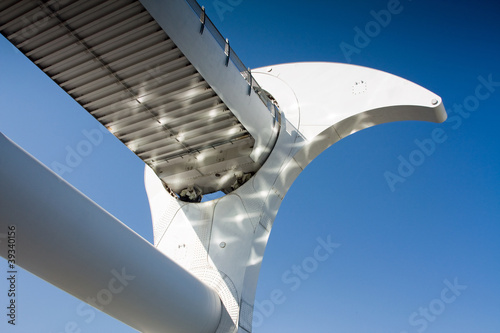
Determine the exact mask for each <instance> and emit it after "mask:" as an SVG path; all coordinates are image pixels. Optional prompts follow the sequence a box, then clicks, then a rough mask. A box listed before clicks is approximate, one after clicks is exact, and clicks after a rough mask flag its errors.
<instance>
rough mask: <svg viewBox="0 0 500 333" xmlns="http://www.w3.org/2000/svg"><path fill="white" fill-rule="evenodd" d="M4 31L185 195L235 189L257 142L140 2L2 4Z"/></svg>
mask: <svg viewBox="0 0 500 333" xmlns="http://www.w3.org/2000/svg"><path fill="white" fill-rule="evenodd" d="M0 14H1V16H0V31H1V33H2V34H3V35H4V36H5V37H6V38H8V39H9V40H10V41H11V42H12V43H13V44H14V45H15V46H16V47H17V48H19V49H20V50H21V51H22V52H23V53H24V54H25V55H26V56H27V57H28V58H30V59H31V60H32V61H33V62H34V63H35V64H36V65H37V66H38V67H39V68H41V69H42V70H43V71H44V72H45V73H46V74H47V75H48V76H50V77H51V78H52V79H53V80H54V81H55V82H56V83H57V84H58V85H59V86H60V87H62V88H63V89H64V90H65V91H66V92H67V93H68V94H69V95H71V96H72V97H73V98H74V99H75V100H76V101H77V102H78V103H79V104H80V105H82V106H83V107H84V108H85V109H86V110H87V111H88V112H89V113H90V114H92V115H93V116H94V117H95V118H96V119H97V120H99V121H100V122H101V123H102V124H103V125H104V126H106V127H107V128H108V129H109V130H110V131H111V132H112V133H113V134H114V135H115V136H116V137H118V138H119V139H120V140H121V141H122V142H123V143H125V144H126V145H127V146H128V147H129V148H130V149H131V150H132V151H133V152H135V153H136V154H137V155H138V156H139V157H140V158H141V159H142V160H144V161H145V162H146V163H147V164H148V165H150V166H152V167H153V169H154V170H155V171H156V173H157V174H158V175H159V176H160V178H162V179H163V181H164V182H165V183H166V184H168V186H169V187H170V188H171V189H172V190H174V191H176V192H177V193H179V192H180V191H181V190H182V189H183V188H186V187H187V186H190V185H197V186H199V187H200V188H201V189H202V191H203V193H210V192H215V191H218V190H226V191H227V190H230V186H231V184H232V183H234V181H235V179H236V178H235V174H240V173H241V172H243V173H249V172H254V171H256V170H257V169H258V168H259V166H258V165H256V164H255V163H254V162H253V161H252V160H251V159H250V157H249V154H250V152H251V150H252V147H253V144H254V139H253V138H252V137H251V136H250V135H249V134H248V132H247V131H246V130H245V128H244V127H243V125H242V124H241V123H240V122H239V121H238V120H237V119H236V117H234V115H233V114H232V113H231V111H230V110H228V108H227V106H226V105H225V104H224V103H223V102H222V101H221V99H220V98H219V97H218V96H217V94H216V93H215V92H214V90H213V89H212V88H211V87H210V86H209V85H208V84H207V82H206V81H205V80H204V79H203V78H202V77H201V75H200V74H199V73H198V72H197V70H196V69H195V68H194V67H193V65H192V64H191V63H190V62H189V60H188V59H187V58H186V57H185V56H184V55H183V54H182V53H181V51H180V50H179V49H178V48H177V47H176V45H175V44H174V43H173V41H172V40H171V39H170V38H169V37H168V36H167V34H166V33H165V32H164V31H163V30H162V29H161V28H160V27H159V25H158V24H157V23H156V22H155V20H154V19H153V18H152V17H151V15H150V14H149V13H148V12H147V11H146V10H145V8H144V7H143V6H142V4H141V3H140V2H139V1H135V0H116V1H113V0H111V1H102V0H79V1H73V0H53V1H32V0H24V1H17V0H2V1H1V2H0Z"/></svg>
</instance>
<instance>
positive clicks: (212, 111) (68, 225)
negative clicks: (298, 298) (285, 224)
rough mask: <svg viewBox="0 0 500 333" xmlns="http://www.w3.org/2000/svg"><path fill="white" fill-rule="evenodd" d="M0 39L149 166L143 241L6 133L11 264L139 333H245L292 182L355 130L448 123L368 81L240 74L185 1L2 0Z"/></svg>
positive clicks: (283, 70)
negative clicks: (13, 240) (148, 231)
mask: <svg viewBox="0 0 500 333" xmlns="http://www.w3.org/2000/svg"><path fill="white" fill-rule="evenodd" d="M34 15H36V17H37V18H38V20H37V22H38V21H40V20H43V22H44V24H43V25H40V24H35V23H36V22H27V21H26V20H25V19H23V18H26V17H34ZM0 32H1V33H2V34H3V35H4V36H5V37H6V38H8V39H9V40H10V41H11V42H12V44H13V45H14V46H16V47H17V48H18V49H19V50H21V52H23V53H24V54H25V55H26V56H27V57H28V58H29V59H31V61H33V63H35V64H36V65H37V66H38V67H39V68H40V69H41V70H42V71H44V72H45V73H46V74H47V75H48V76H49V77H51V78H52V79H53V80H54V82H56V83H57V84H58V85H59V86H60V87H61V88H62V89H63V90H65V91H66V92H67V93H68V94H69V95H70V96H71V97H73V98H74V99H75V100H76V101H77V102H78V103H79V104H80V105H81V106H82V107H83V109H85V110H86V111H87V112H89V113H90V114H91V115H92V116H94V117H95V118H96V120H97V121H99V122H100V123H101V124H103V125H104V126H105V127H106V128H107V129H108V130H109V131H110V132H111V133H113V134H114V135H115V136H116V137H117V138H118V139H119V140H121V141H122V142H123V143H124V144H125V145H126V146H127V147H128V148H129V149H130V150H131V151H133V152H134V153H135V154H136V155H137V156H139V157H140V158H141V159H142V160H143V161H144V163H145V178H144V179H145V186H146V192H147V195H148V199H149V203H150V208H151V215H152V220H153V233H154V244H150V243H149V242H147V241H146V240H144V239H143V238H142V237H140V236H139V235H137V234H136V233H135V232H134V231H133V230H130V229H129V228H128V227H127V226H125V225H124V224H123V223H121V222H120V221H118V220H117V219H116V218H114V217H113V216H112V215H110V214H109V213H108V212H106V211H105V210H104V209H103V208H101V207H99V206H98V205H97V204H96V203H94V202H92V201H91V200H90V199H88V198H87V197H86V196H85V195H84V194H82V193H81V192H79V191H78V190H77V189H75V188H74V187H73V186H71V185H70V184H68V183H67V182H65V181H64V180H62V179H61V178H60V177H59V176H57V175H56V174H55V173H54V172H52V171H51V170H50V169H49V168H47V167H46V166H44V165H43V164H41V163H40V162H38V161H37V160H36V159H34V158H33V157H32V156H31V155H29V153H27V152H26V151H24V150H23V149H22V148H20V147H19V146H17V145H16V144H15V143H13V142H12V141H10V140H9V139H8V138H6V137H5V136H3V135H2V136H0V151H1V154H2V159H1V160H0V184H1V186H0V228H2V230H4V229H5V230H6V228H7V226H8V225H10V224H15V225H16V226H17V229H18V231H19V234H20V235H22V237H20V238H19V239H18V245H17V246H18V248H19V249H22V255H21V256H20V257H19V258H18V260H17V261H18V264H19V265H20V266H21V267H23V268H25V269H26V270H28V271H30V272H32V273H33V274H35V275H37V276H39V277H40V278H42V279H44V280H46V281H48V282H50V283H51V284H53V285H55V286H57V287H59V288H61V289H62V290H65V291H66V292H68V293H70V294H71V295H73V296H75V297H77V298H79V299H81V300H83V301H85V302H88V298H89V296H91V295H96V294H97V293H98V292H99V291H100V290H108V291H109V292H112V293H113V300H112V302H109V304H106V305H105V306H103V307H102V308H99V309H100V310H102V311H103V312H105V313H107V314H109V315H110V316H113V317H115V318H117V319H118V320H120V321H122V322H124V323H126V324H128V325H130V326H131V327H133V328H135V329H137V330H139V331H141V332H176V333H177V332H186V333H187V332H201V333H215V332H218V333H230V332H231V333H233V332H240V333H243V332H252V314H253V305H254V299H255V290H256V287H257V280H258V276H259V270H260V266H261V262H262V258H263V255H264V251H265V248H266V244H267V241H268V238H269V234H270V232H271V229H272V225H273V221H274V219H275V217H276V214H277V212H278V209H279V207H280V204H281V202H282V200H283V198H284V197H285V195H286V193H287V191H288V190H289V188H290V186H291V185H292V183H293V181H294V180H295V178H296V177H297V176H298V175H299V174H300V173H301V171H302V170H303V169H304V168H305V167H306V166H307V165H308V164H309V163H310V162H311V161H312V160H313V159H314V158H315V157H316V156H318V155H319V154H320V153H321V152H322V151H324V150H325V149H327V148H328V147H329V146H331V145H332V144H334V143H335V142H337V141H339V140H341V139H343V138H345V137H346V136H349V135H351V134H353V133H355V132H357V131H359V130H362V129H365V128H368V127H371V126H374V125H378V124H382V123H387V122H393V121H401V120H422V121H431V122H442V121H444V120H445V119H446V112H445V110H444V107H443V104H442V101H441V99H440V97H439V96H437V95H435V94H434V93H432V92H430V91H428V90H426V89H424V88H422V87H420V86H418V85H416V84H414V83H412V82H409V81H407V80H404V79H402V78H399V77H396V76H394V75H391V74H388V73H384V72H381V71H377V70H374V69H369V68H364V67H359V66H352V65H346V64H339V63H294V64H282V65H275V66H269V67H265V68H258V69H254V70H252V71H250V70H249V69H247V68H246V67H245V66H244V65H243V64H242V62H241V61H240V60H239V58H238V57H237V56H236V54H235V53H234V51H233V50H232V48H231V46H230V45H229V42H228V40H226V39H224V38H223V37H222V36H221V34H220V33H219V32H218V31H217V29H216V28H215V27H214V25H213V23H212V22H211V21H210V20H209V18H208V17H207V16H206V14H205V11H204V9H203V8H202V7H200V6H199V5H198V4H197V3H196V2H195V1H194V0H169V1H160V0H140V1H139V0H120V1H115V0H108V1H101V0H86V1H84V0H65V1H58V0H39V1H37V0H22V1H17V0H5V1H2V3H1V4H0ZM217 191H222V192H224V195H223V196H222V197H220V198H218V199H215V200H211V201H202V200H201V199H202V196H203V195H204V194H209V193H213V192H217ZM1 251H2V252H0V254H1V255H2V256H3V257H7V253H6V249H3V248H2V249H1ZM19 252H20V253H21V250H20V251H19ZM49 258H50V260H49ZM110 272H111V273H110ZM110 274H111V275H110ZM110 278H111V280H110ZM118 290H119V291H120V292H116V293H115V292H114V291H118ZM94 306H95V304H94Z"/></svg>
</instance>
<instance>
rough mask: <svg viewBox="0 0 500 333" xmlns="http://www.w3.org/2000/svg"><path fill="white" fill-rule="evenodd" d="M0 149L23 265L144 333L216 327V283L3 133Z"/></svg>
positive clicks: (5, 214)
mask: <svg viewBox="0 0 500 333" xmlns="http://www.w3.org/2000/svg"><path fill="white" fill-rule="evenodd" d="M0 152H1V154H0V232H7V230H8V229H7V228H8V226H10V225H13V226H15V230H16V231H15V232H16V235H15V236H16V240H17V242H16V253H17V254H16V257H15V261H16V264H17V265H19V266H20V267H23V268H24V269H26V270H28V271H30V272H31V273H33V274H35V275H37V276H38V277H40V278H42V279H44V280H46V281H48V282H50V283H51V284H53V285H55V286H56V287H58V288H61V289H62V290H64V291H66V292H68V293H70V294H72V295H73V296H75V297H77V298H79V299H81V300H82V301H84V302H88V303H89V304H91V305H94V306H96V307H97V308H98V309H99V310H102V311H103V312H105V313H107V314H109V315H110V316H112V317H115V318H117V319H118V320H120V321H122V322H124V323H126V324H128V325H130V326H131V327H133V328H135V329H137V330H139V331H141V332H177V333H192V332H204V333H214V332H215V331H216V329H217V327H218V325H219V322H220V318H221V302H220V299H219V297H218V295H217V294H216V292H214V290H213V289H211V288H210V287H208V286H206V285H205V284H203V283H202V282H201V281H200V280H198V279H197V278H195V277H194V276H193V275H191V274H190V273H189V272H187V271H186V270H184V269H183V268H181V267H180V266H179V265H177V264H176V263H175V262H173V261H172V260H171V259H169V258H167V257H166V256H165V255H163V254H162V253H160V252H159V251H158V250H156V249H155V248H154V247H153V246H152V245H151V244H150V243H148V242H147V241H146V240H144V239H143V238H142V237H140V236H139V235H138V234H136V233H135V232H134V231H132V230H131V229H129V228H128V227H127V226H126V225H124V224H123V223H121V222H120V221H118V220H117V219H116V218H115V217H113V216H112V215H110V214H109V213H108V212H106V211H105V210H104V209H102V208H101V207H100V206H98V205H97V204H96V203H94V202H93V201H91V200H90V199H89V198H87V197H86V196H85V195H83V194H82V193H80V192H79V191H78V190H77V189H75V188H74V187H72V186H71V185H70V184H68V183H67V182H66V181H64V180H63V179H62V178H60V177H59V176H58V175H56V174H55V173H53V172H52V171H51V170H50V169H48V168H47V167H45V166H44V165H43V164H41V163H40V162H38V161H37V160H36V159H34V158H33V157H32V156H31V155H29V154H28V153H26V152H25V151H24V150H22V149H21V148H20V147H18V146H17V145H16V144H14V143H13V142H11V141H10V140H9V139H7V138H6V137H5V136H4V135H3V134H0ZM7 249H8V248H7V246H2V247H1V249H0V255H1V256H2V257H4V258H7Z"/></svg>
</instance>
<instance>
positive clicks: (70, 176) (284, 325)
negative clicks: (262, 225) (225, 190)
mask: <svg viewBox="0 0 500 333" xmlns="http://www.w3.org/2000/svg"><path fill="white" fill-rule="evenodd" d="M217 3H219V5H220V3H223V4H226V5H227V6H229V7H230V9H231V10H228V11H226V12H224V13H222V14H221V15H219V14H218V12H217V10H216V8H215V6H214V4H217ZM231 3H232V4H233V5H231V4H230V1H229V0H220V1H218V2H217V1H202V4H203V5H205V7H206V9H207V13H208V15H209V16H210V17H211V18H212V20H213V21H214V23H215V24H216V26H217V27H218V28H219V29H220V30H221V32H222V33H223V35H224V36H225V37H228V38H229V39H230V41H231V45H232V46H233V48H234V49H235V50H236V52H237V53H238V55H239V56H240V58H241V59H242V60H243V62H244V63H245V64H246V65H247V66H248V67H251V68H256V67H260V66H266V65H272V64H279V63H287V62H297V61H331V62H349V61H350V62H351V63H353V64H357V65H362V66H367V67H372V68H376V69H380V70H383V71H387V72H390V73H393V74H396V75H399V76H402V77H404V78H406V79H409V80H411V81H414V82H416V83H418V84H420V85H422V86H424V87H426V88H428V89H429V90H431V91H433V92H435V93H437V94H439V95H440V96H441V97H442V98H443V101H444V103H445V106H446V107H447V110H448V112H449V120H448V121H447V122H445V123H443V124H433V123H423V122H400V123H391V124H385V125H382V126H377V127H374V128H370V129H368V130H365V131H362V132H359V133H357V134H355V135H352V136H350V137H348V138H346V139H344V140H342V141H341V142H339V143H337V144H335V145H334V146H333V147H331V148H330V149H329V150H327V151H326V152H325V153H323V154H322V155H321V156H320V157H319V158H317V159H316V160H315V161H314V162H313V163H312V164H311V165H310V166H308V168H307V169H306V170H305V171H304V172H303V173H302V174H301V175H300V176H299V178H298V179H297V180H296V182H295V184H294V185H293V186H292V188H291V190H290V192H289V193H288V194H287V196H286V198H285V200H284V202H283V204H282V206H281V209H280V212H279V214H278V217H277V219H276V221H275V224H274V229H273V231H272V234H271V238H270V242H269V245H268V248H267V251H266V256H265V259H264V263H263V267H262V271H261V277H260V280H259V286H258V293H257V302H259V304H265V303H266V302H265V301H266V300H268V299H269V298H270V293H271V291H272V290H274V289H279V290H281V291H282V292H283V294H284V297H285V298H286V299H285V300H284V302H282V303H281V304H276V306H275V308H274V310H273V311H270V310H269V309H265V311H260V317H259V318H260V319H261V320H259V321H258V322H256V326H257V327H256V328H255V329H254V332H255V333H268V332H340V333H365V332H370V333H402V332H407V333H413V332H428V333H433V332H439V333H457V332H460V333H477V332H480V333H498V332H500V149H499V148H500V131H499V130H498V129H497V127H498V123H499V122H500V64H499V56H498V55H499V54H500V38H499V36H498V34H499V32H500V8H499V5H498V4H496V3H495V2H493V1H483V0H481V1H439V2H437V1H431V0H413V1H409V0H403V1H401V3H400V4H399V6H396V7H391V8H392V9H394V11H397V12H398V13H395V14H392V16H391V20H390V22H388V24H384V25H385V26H384V27H381V26H380V29H378V30H371V32H370V34H371V35H372V36H373V37H370V40H369V41H366V40H365V41H364V44H360V43H358V45H357V46H356V43H355V36H356V31H355V30H354V29H355V27H358V28H359V29H361V30H365V28H366V27H367V26H368V27H369V28H370V27H371V28H373V29H376V26H377V25H374V24H373V23H370V22H372V21H374V20H375V19H374V17H373V15H372V14H370V12H371V11H375V12H379V11H380V10H382V9H387V7H388V5H389V6H395V5H394V2H393V1H387V0H380V1H379V0H378V1H348V0H339V1H310V2H306V1H293V0H288V1H284V0H283V1H274V0H271V1H250V0H243V1H237V0H232V1H231ZM395 8H397V10H396V9H395ZM226 9H228V7H226ZM358 42H359V40H358ZM347 44H349V45H351V46H352V47H357V52H354V53H351V54H348V57H346V54H345V53H344V52H342V49H341V47H340V45H343V46H344V48H345V47H346V45H347ZM0 57H1V59H0V60H1V61H0V131H1V132H3V133H4V134H6V135H7V136H8V137H10V138H11V139H13V140H14V141H15V142H17V143H18V144H19V145H21V146H22V147H23V148H24V149H26V150H27V151H28V152H30V153H31V154H33V155H34V156H35V157H37V158H38V159H40V160H41V161H42V162H43V163H45V164H47V165H49V166H50V165H51V164H52V163H53V162H55V161H63V160H64V158H65V156H66V147H75V146H76V145H77V144H78V142H80V141H81V140H82V139H84V136H83V134H82V131H83V130H90V129H93V128H97V127H98V126H99V125H98V124H97V123H96V121H95V120H94V119H93V118H92V117H91V116H90V115H88V114H87V113H86V112H85V111H84V110H83V109H82V108H81V107H80V106H79V105H78V104H77V103H76V102H74V101H73V100H72V99H71V98H70V97H69V96H68V95H66V94H65V93H64V92H63V91H62V90H61V89H59V88H58V86H57V85H56V84H54V83H53V82H52V81H51V80H50V79H48V78H47V77H46V76H45V75H44V74H43V73H42V72H41V71H40V70H38V69H37V68H36V67H35V66H34V65H33V64H31V63H30V61H28V60H27V59H26V58H25V57H24V56H23V55H22V54H21V53H20V52H19V51H17V50H16V49H14V48H13V47H12V46H11V45H10V44H9V42H7V41H6V40H5V39H4V38H3V37H1V38H0ZM348 58H350V59H348ZM479 77H482V78H483V79H484V80H486V81H488V80H489V81H493V83H490V84H488V85H485V84H484V83H482V81H481V79H478V78H479ZM484 80H483V81H484ZM479 85H482V88H477V87H478V86H479ZM477 89H478V90H477ZM477 91H479V95H477ZM477 96H479V97H480V98H478V97H477ZM460 106H462V107H463V108H462V110H463V111H461V112H462V113H461V114H460V113H459V112H458V109H459V108H460ZM454 110H455V111H454ZM467 110H470V111H467ZM436 128H439V129H442V130H444V131H445V133H446V140H445V141H444V142H442V143H437V144H436V147H435V150H434V151H433V152H432V153H431V154H429V156H427V155H425V159H424V161H423V163H421V165H419V166H417V167H415V168H414V170H413V171H412V172H409V173H411V174H409V175H405V176H404V177H403V178H404V179H405V181H404V182H398V183H395V184H393V188H392V189H391V187H390V186H389V184H388V182H387V180H386V177H385V176H384V174H387V172H391V173H393V174H396V175H397V174H398V166H399V165H400V163H401V162H400V159H398V157H399V156H401V158H403V159H406V160H408V159H409V158H410V156H417V155H418V153H415V151H417V150H418V149H419V148H418V146H417V145H416V143H415V140H420V141H423V140H425V139H429V138H431V133H432V131H433V130H434V129H436ZM412 154H413V155H412ZM0 158H1V156H0ZM63 177H64V178H65V179H67V180H68V181H69V182H70V183H71V184H73V185H74V186H76V187H77V188H78V189H80V190H81V191H82V192H83V193H85V194H86V195H88V196H89V197H90V198H92V199H93V200H95V201H96V202H97V203H98V204H100V205H101V206H102V207H104V208H105V209H107V210H108V211H109V212H111V213H112V214H113V215H115V216H116V217H117V218H119V219H120V220H121V221H123V222H124V223H126V224H127V225H129V226H130V227H131V228H132V229H134V230H136V231H137V232H138V233H140V234H141V235H143V236H144V237H145V238H146V239H148V240H150V241H152V228H151V218H150V215H149V207H148V203H147V199H146V194H145V190H144V186H143V163H142V161H141V160H140V159H139V158H137V157H136V156H135V155H134V154H133V153H131V152H130V151H128V149H127V148H126V147H125V146H124V145H123V144H121V143H120V142H119V141H118V140H116V139H115V138H114V137H113V136H112V135H106V136H105V139H104V140H103V143H102V144H100V145H99V146H97V147H95V149H94V150H93V152H92V154H91V155H90V156H88V157H86V158H85V159H84V160H83V161H82V163H81V164H80V165H79V166H78V167H76V168H75V169H74V170H73V171H72V172H71V173H66V174H64V175H63ZM0 186H1V184H0ZM329 235H330V237H331V239H332V240H333V241H334V242H336V243H339V244H341V246H340V247H339V248H338V249H337V250H336V251H335V252H334V253H333V254H332V255H331V256H330V257H329V258H328V260H326V261H324V262H321V263H320V264H319V265H318V267H317V269H316V270H314V271H313V272H311V273H310V274H308V276H307V277H305V276H303V277H302V278H300V279H299V281H300V283H295V284H291V283H290V282H287V280H286V279H283V275H284V274H285V275H286V274H287V272H288V271H289V270H290V269H291V267H292V266H293V265H301V264H302V262H303V261H304V259H306V258H308V257H310V256H312V255H313V252H314V249H315V247H316V244H317V238H318V237H320V238H323V239H325V238H326V237H328V236H329ZM89 241H91V240H89ZM5 265H6V264H5V260H0V272H4V273H5V271H6V267H5ZM4 273H2V274H1V275H0V276H1V277H2V279H1V280H0V295H1V296H0V308H2V309H5V308H4V303H5V302H6V301H7V297H6V292H5V291H6V290H7V283H6V281H5V279H4V278H3V276H4V275H5V274H4ZM287 276H288V277H290V274H288V275H287ZM294 277H295V278H297V277H298V276H297V275H296V276H294ZM295 281H297V280H295ZM444 281H448V282H444ZM447 284H451V285H453V284H458V285H459V286H458V289H456V287H455V290H454V292H453V291H452V290H449V289H450V288H449V286H447ZM292 287H295V289H294V290H292ZM18 288H19V291H20V292H19V300H18V306H19V308H18V318H17V319H18V326H17V327H16V328H15V329H12V328H11V327H10V326H9V325H7V324H6V317H5V314H4V312H6V311H5V310H1V312H0V318H2V319H1V320H0V331H1V332H22V333H27V332H51V333H61V332H65V326H66V325H67V324H68V323H71V322H74V323H75V325H76V326H77V327H78V329H80V330H81V332H134V330H132V329H130V328H129V327H127V326H125V325H123V324H121V323H120V322H118V321H116V320H114V319H113V318H110V317H108V316H107V315H105V314H102V313H98V312H96V317H95V318H94V319H93V320H92V321H91V322H85V321H84V319H83V318H82V317H79V316H78V315H77V314H76V308H77V306H78V305H79V304H80V301H79V300H77V299H75V298H73V297H72V296H69V295H67V294H65V293H64V292H62V291H60V290H58V289H57V288H55V287H53V286H51V285H50V284H48V283H46V282H44V281H42V280H40V279H38V278H36V277H34V276H33V275H31V274H30V273H28V272H26V271H22V272H21V273H20V275H19V282H18ZM446 288H448V289H446ZM426 311H427V312H426Z"/></svg>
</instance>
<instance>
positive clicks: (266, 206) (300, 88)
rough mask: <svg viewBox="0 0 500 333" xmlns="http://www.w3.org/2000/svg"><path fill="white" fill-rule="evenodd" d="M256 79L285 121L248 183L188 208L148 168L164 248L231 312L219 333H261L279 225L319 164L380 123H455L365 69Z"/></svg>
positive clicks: (304, 68) (268, 71) (323, 68)
mask: <svg viewBox="0 0 500 333" xmlns="http://www.w3.org/2000/svg"><path fill="white" fill-rule="evenodd" d="M252 73H253V74H254V75H255V78H256V80H257V81H258V82H259V84H260V85H261V86H262V88H263V89H265V90H267V91H268V92H270V93H271V94H272V95H273V97H274V98H275V99H276V100H277V102H278V103H279V105H280V109H281V111H282V112H283V114H282V117H281V129H280V133H279V136H278V140H277V142H276V145H275V147H274V149H273V151H272V152H271V155H270V156H269V158H268V159H267V160H266V162H265V163H264V165H263V166H262V168H261V169H259V170H258V171H257V173H256V174H255V175H254V176H253V177H252V178H251V179H250V180H249V181H248V182H246V183H245V184H243V185H242V186H241V187H239V188H238V189H236V190H235V191H233V192H231V193H230V194H228V195H225V196H224V197H222V198H219V199H217V200H213V201H209V202H203V203H186V202H181V201H179V200H176V199H174V198H173V197H171V196H170V195H169V194H168V193H167V192H166V191H165V189H164V188H163V186H162V184H161V181H160V180H159V179H158V177H157V176H156V175H155V174H154V173H153V172H152V171H151V170H150V169H149V168H148V167H146V175H145V183H146V191H147V194H148V198H149V202H150V206H151V213H152V218H153V227H154V236H155V246H157V248H158V249H159V250H160V251H162V252H163V253H165V254H167V255H168V256H170V257H171V258H173V259H174V260H175V261H176V262H177V263H179V264H180V265H182V266H183V267H185V268H186V269H187V270H189V271H190V272H192V273H193V274H194V275H196V276H198V277H199V278H200V279H202V280H203V281H205V282H206V283H207V284H210V285H211V286H213V287H214V289H215V290H216V291H217V292H218V293H219V296H220V298H221V300H222V303H223V305H224V307H225V308H226V310H227V312H226V313H225V314H224V315H223V318H222V321H221V325H220V326H219V329H218V331H217V332H218V333H235V332H238V333H248V332H251V331H252V314H253V307H254V298H255V290H256V287H257V280H258V276H259V270H260V266H261V262H262V259H263V256H264V251H265V248H266V245H267V241H268V238H269V235H270V232H271V229H272V225H273V221H274V219H275V217H276V214H277V212H278V209H279V207H280V205H281V202H282V200H283V198H284V197H285V195H286V193H287V192H288V190H289V189H290V187H291V185H292V183H293V181H294V180H295V179H296V178H297V176H298V175H299V174H300V173H301V172H302V170H303V169H304V168H305V167H306V166H307V165H308V164H309V163H310V162H311V161H312V160H313V159H314V158H315V157H316V156H318V155H319V154H320V153H321V152H322V151H324V150H325V149H327V148H328V147H329V146H331V145H332V144H334V143H335V142H337V141H339V140H341V139H342V138H344V137H346V136H348V135H351V134H353V133H355V132H357V131H359V130H362V129H365V128H368V127H371V126H375V125H378V124H383V123H387V122H392V121H400V120H422V121H431V122H442V121H444V120H445V119H446V112H445V110H444V107H443V105H442V103H441V98H440V97H439V96H437V95H436V94H434V93H432V92H430V91H428V90H426V89H424V88H422V87H420V86H418V85H416V84H414V83H412V82H410V81H407V80H404V79H402V78H400V77H397V76H394V75H391V74H388V73H384V72H381V71H377V70H374V69H370V68H366V67H360V66H352V65H345V64H336V63H296V64H284V65H278V66H270V67H266V68H261V69H256V70H253V71H252ZM395 139H397V138H395ZM304 209H307V207H304Z"/></svg>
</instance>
